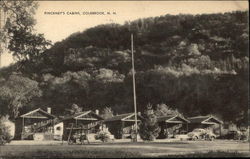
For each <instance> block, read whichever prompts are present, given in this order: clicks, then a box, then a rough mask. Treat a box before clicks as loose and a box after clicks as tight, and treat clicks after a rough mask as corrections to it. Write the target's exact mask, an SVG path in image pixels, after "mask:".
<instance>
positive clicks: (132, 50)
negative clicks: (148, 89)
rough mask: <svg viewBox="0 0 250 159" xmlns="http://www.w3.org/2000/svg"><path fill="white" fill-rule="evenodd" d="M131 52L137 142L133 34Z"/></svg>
mask: <svg viewBox="0 0 250 159" xmlns="http://www.w3.org/2000/svg"><path fill="white" fill-rule="evenodd" d="M131 53H132V58H131V59H132V77H133V94H134V111H135V142H137V134H138V132H137V130H138V128H137V127H138V125H137V108H136V92H135V64H134V38H133V33H132V34H131Z"/></svg>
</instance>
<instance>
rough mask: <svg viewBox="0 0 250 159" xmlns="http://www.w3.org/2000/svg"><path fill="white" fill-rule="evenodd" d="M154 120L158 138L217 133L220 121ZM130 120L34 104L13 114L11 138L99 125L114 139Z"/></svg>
mask: <svg viewBox="0 0 250 159" xmlns="http://www.w3.org/2000/svg"><path fill="white" fill-rule="evenodd" d="M142 119H143V117H142V116H141V115H139V114H138V120H137V122H138V123H139V122H141V120H142ZM157 120H158V124H159V126H160V127H161V132H160V134H159V137H158V138H170V137H173V136H174V135H176V134H182V133H187V132H190V131H192V130H193V129H195V128H206V129H212V130H213V131H214V132H215V133H217V134H220V133H221V124H222V121H220V120H218V119H217V118H215V117H214V116H197V117H191V118H184V117H183V116H179V115H175V116H161V117H158V119H157ZM134 124H135V114H134V113H127V114H120V115H116V116H114V117H111V118H109V119H105V120H104V119H103V118H102V117H101V116H100V115H99V114H98V113H95V112H93V111H85V112H81V113H78V114H74V115H71V116H66V117H63V118H58V117H56V116H54V115H53V114H51V110H50V109H49V111H47V112H46V111H44V110H42V109H40V108H38V109H36V110H33V111H30V112H28V113H26V114H23V115H21V116H19V117H18V118H17V120H16V122H15V125H16V130H15V139H22V140H23V139H35V140H53V139H57V140H67V139H68V137H69V134H71V133H72V132H76V133H77V132H79V133H85V134H95V133H97V132H98V131H99V130H100V129H106V130H108V131H109V132H110V133H111V134H112V135H114V137H115V138H116V139H121V138H127V137H128V136H130V134H131V130H132V129H133V128H134Z"/></svg>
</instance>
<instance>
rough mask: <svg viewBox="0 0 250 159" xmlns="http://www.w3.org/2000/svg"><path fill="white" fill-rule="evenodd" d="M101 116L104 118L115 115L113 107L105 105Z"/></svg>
mask: <svg viewBox="0 0 250 159" xmlns="http://www.w3.org/2000/svg"><path fill="white" fill-rule="evenodd" d="M101 116H102V117H103V118H104V119H108V118H111V117H113V116H114V113H113V110H112V109H111V107H105V108H104V109H103V110H102V112H101Z"/></svg>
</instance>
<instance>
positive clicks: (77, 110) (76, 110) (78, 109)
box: [66, 104, 82, 115]
mask: <svg viewBox="0 0 250 159" xmlns="http://www.w3.org/2000/svg"><path fill="white" fill-rule="evenodd" d="M66 111H68V112H69V113H70V115H74V114H78V113H81V112H82V107H79V106H78V105H77V104H72V105H71V108H70V109H66Z"/></svg>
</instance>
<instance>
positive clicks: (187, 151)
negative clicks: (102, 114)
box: [0, 141, 249, 159]
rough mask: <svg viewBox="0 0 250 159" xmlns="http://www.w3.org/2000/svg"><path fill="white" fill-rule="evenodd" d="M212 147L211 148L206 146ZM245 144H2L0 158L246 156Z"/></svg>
mask: <svg viewBox="0 0 250 159" xmlns="http://www.w3.org/2000/svg"><path fill="white" fill-rule="evenodd" d="M209 147H213V149H209ZM247 152H248V143H237V142H233V141H216V142H186V143H183V142H161V143H155V142H141V143H115V142H114V143H98V144H94V143H93V144H86V145H6V146H1V147H0V159H19V158H20V159H21V158H22V159H23V158H27V159H45V158H46V159H52V158H53V159H63V158H154V157H157V158H198V157H199V158H214V157H216V158H217V157H230V158H231V157H232V158H235V157H249V154H247Z"/></svg>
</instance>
